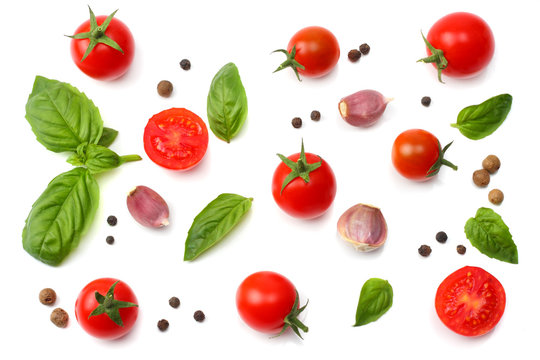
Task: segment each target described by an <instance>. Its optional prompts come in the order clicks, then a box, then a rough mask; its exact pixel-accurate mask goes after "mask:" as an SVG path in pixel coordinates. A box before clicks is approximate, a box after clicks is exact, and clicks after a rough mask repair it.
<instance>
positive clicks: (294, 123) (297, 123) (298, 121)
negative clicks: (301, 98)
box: [291, 117, 302, 129]
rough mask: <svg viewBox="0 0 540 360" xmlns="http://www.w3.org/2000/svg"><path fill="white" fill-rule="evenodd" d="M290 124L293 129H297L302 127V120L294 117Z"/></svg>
mask: <svg viewBox="0 0 540 360" xmlns="http://www.w3.org/2000/svg"><path fill="white" fill-rule="evenodd" d="M291 124H292V126H293V127H294V128H295V129H298V128H299V127H302V119H300V118H299V117H295V118H294V119H292V121H291Z"/></svg>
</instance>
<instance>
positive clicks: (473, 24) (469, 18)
mask: <svg viewBox="0 0 540 360" xmlns="http://www.w3.org/2000/svg"><path fill="white" fill-rule="evenodd" d="M424 41H425V43H426V48H427V54H428V57H427V58H424V59H421V60H420V61H423V62H431V63H433V65H434V66H435V68H437V70H438V76H439V81H441V82H442V80H441V73H442V74H445V75H448V76H451V77H456V78H467V77H472V76H474V75H476V74H478V73H479V72H481V71H482V70H483V69H484V68H485V67H486V66H487V65H488V64H489V63H490V61H491V58H492V57H493V53H494V52H495V39H494V37H493V33H492V31H491V29H490V27H489V25H488V24H487V23H486V22H485V21H484V20H483V19H482V18H481V17H479V16H477V15H474V14H471V13H467V12H456V13H452V14H448V15H446V16H444V17H442V18H441V19H439V20H438V21H437V22H436V23H435V24H433V26H432V27H431V29H429V32H428V36H427V39H426V38H424Z"/></svg>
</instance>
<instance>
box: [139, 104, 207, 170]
mask: <svg viewBox="0 0 540 360" xmlns="http://www.w3.org/2000/svg"><path fill="white" fill-rule="evenodd" d="M207 148H208V129H207V128H206V124H205V123H204V121H203V120H202V119H201V118H200V117H199V116H197V114H195V113H193V112H191V111H189V110H187V109H184V108H171V109H168V110H164V111H162V112H160V113H158V114H155V115H154V116H152V117H151V118H150V120H148V124H147V125H146V127H145V129H144V151H146V154H147V155H148V157H149V158H150V159H151V160H152V161H153V162H155V163H156V164H158V165H160V166H163V167H165V168H167V169H173V170H188V169H191V168H192V167H194V166H195V165H197V164H198V163H199V162H200V161H201V159H202V158H203V157H204V155H205V154H206V149H207Z"/></svg>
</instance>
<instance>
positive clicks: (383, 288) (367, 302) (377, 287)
mask: <svg viewBox="0 0 540 360" xmlns="http://www.w3.org/2000/svg"><path fill="white" fill-rule="evenodd" d="M393 298H394V292H393V290H392V286H390V283H389V282H388V281H387V280H382V279H378V278H371V279H369V280H368V281H366V282H365V283H364V286H362V291H361V292H360V299H359V300H358V307H357V308H356V322H355V323H354V326H362V325H366V324H369V323H370V322H373V321H376V320H377V319H379V318H380V317H381V316H383V315H384V314H385V313H386V312H387V311H388V310H389V309H390V308H391V307H392V301H393Z"/></svg>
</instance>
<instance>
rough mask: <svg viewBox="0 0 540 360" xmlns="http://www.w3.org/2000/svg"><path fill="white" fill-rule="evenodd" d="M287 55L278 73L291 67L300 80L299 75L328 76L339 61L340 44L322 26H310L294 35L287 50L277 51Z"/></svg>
mask: <svg viewBox="0 0 540 360" xmlns="http://www.w3.org/2000/svg"><path fill="white" fill-rule="evenodd" d="M276 51H279V52H283V53H284V54H286V55H287V60H285V62H283V63H282V64H281V65H280V66H279V67H278V68H277V69H276V71H279V70H283V69H285V68H287V67H291V68H292V69H293V70H294V72H295V74H296V76H297V78H298V80H300V76H299V75H298V73H300V74H302V75H304V76H307V77H321V76H324V75H326V74H328V73H329V72H330V71H331V70H332V69H333V68H334V67H335V66H336V64H337V62H338V60H339V54H340V52H339V44H338V41H337V39H336V37H335V36H334V34H332V33H331V32H330V31H329V30H327V29H325V28H323V27H320V26H309V27H306V28H303V29H301V30H300V31H298V32H297V33H296V34H294V35H293V37H292V38H291V40H290V41H289V45H287V50H284V49H280V50H276Z"/></svg>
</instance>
